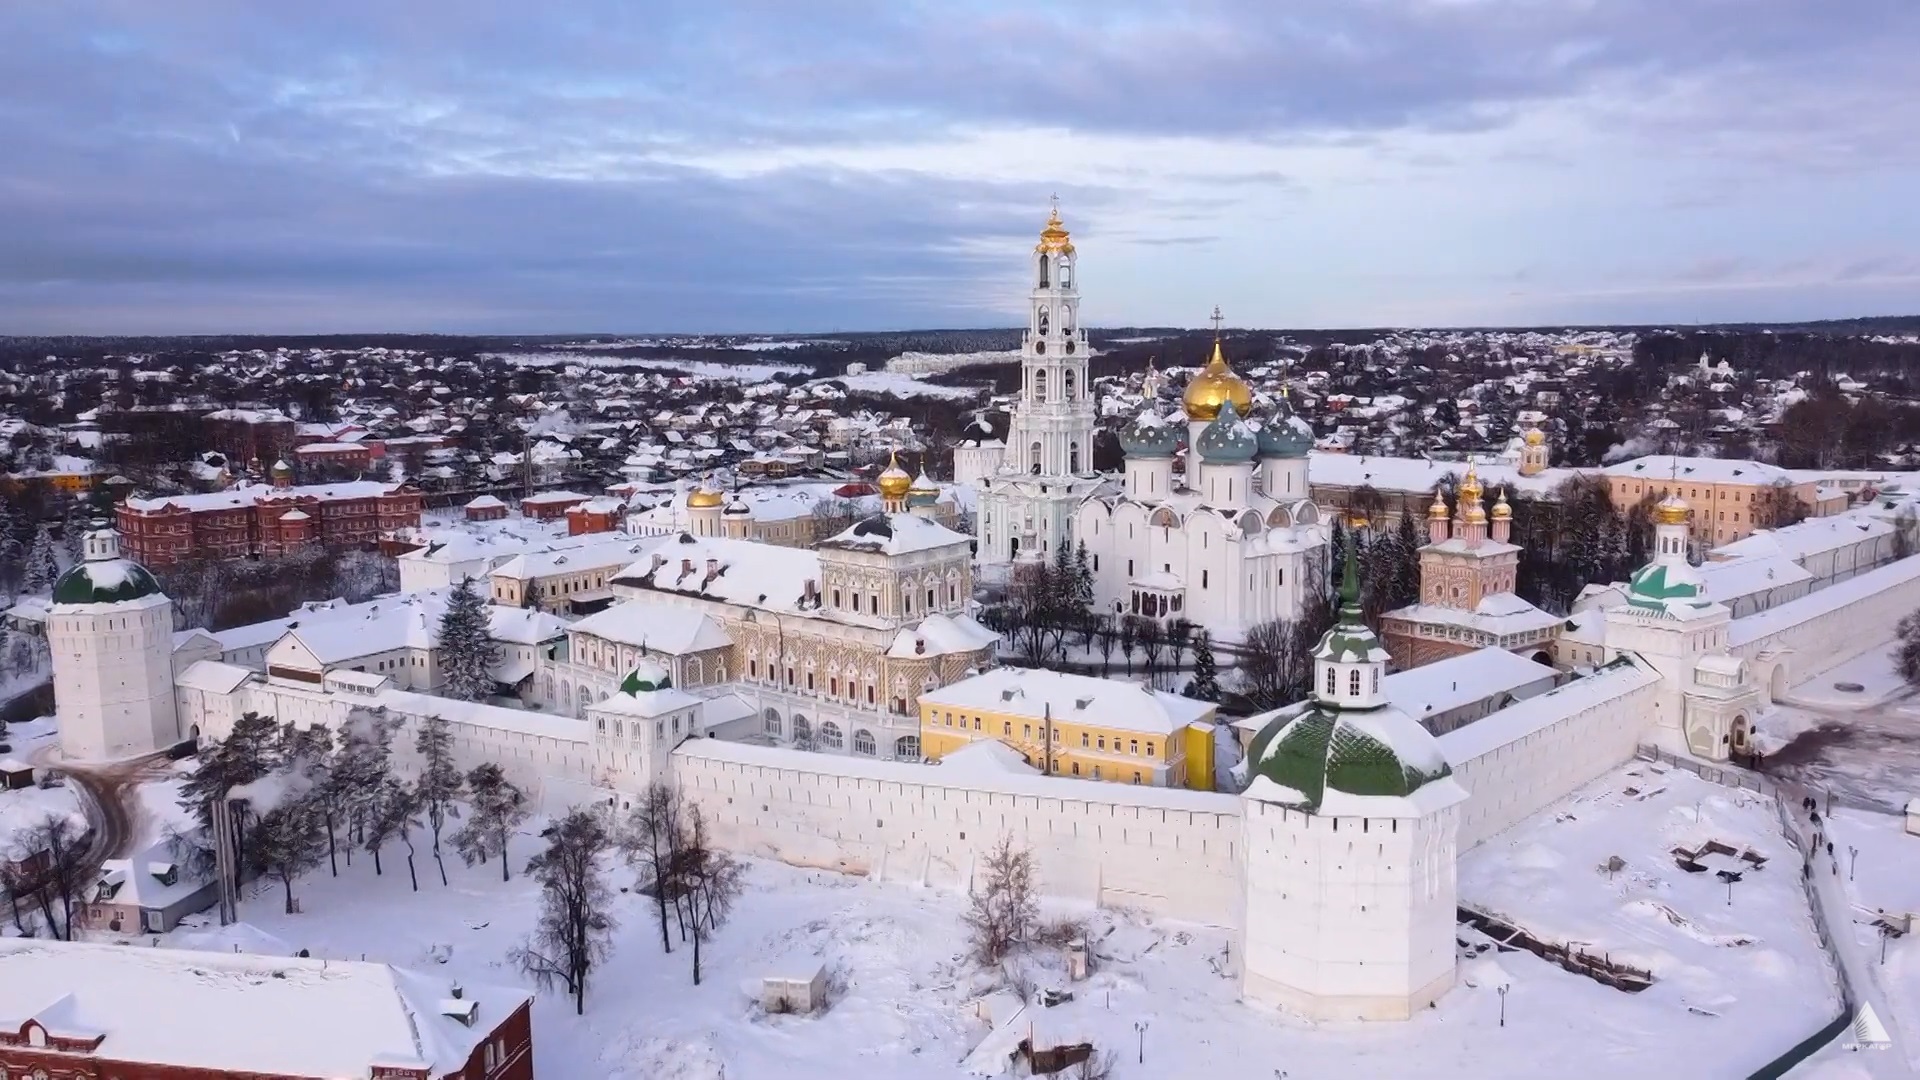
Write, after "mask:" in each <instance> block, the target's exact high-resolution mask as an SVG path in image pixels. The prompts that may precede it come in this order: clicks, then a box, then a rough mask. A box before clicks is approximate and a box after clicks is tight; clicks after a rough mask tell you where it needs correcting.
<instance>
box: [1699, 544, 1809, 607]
mask: <svg viewBox="0 0 1920 1080" xmlns="http://www.w3.org/2000/svg"><path fill="white" fill-rule="evenodd" d="M1696 569H1697V570H1698V571H1699V574H1700V581H1701V584H1702V585H1703V586H1704V587H1705V589H1706V594H1707V595H1708V596H1711V597H1713V598H1714V599H1715V600H1718V601H1721V602H1723V603H1727V602H1731V601H1733V600H1737V599H1739V598H1740V597H1743V596H1750V595H1752V594H1754V593H1758V592H1765V591H1766V590H1768V589H1772V588H1777V587H1779V586H1782V585H1795V584H1798V583H1800V582H1802V581H1811V580H1813V575H1812V574H1810V573H1808V572H1807V570H1806V568H1804V567H1802V566H1801V565H1800V564H1799V563H1797V562H1794V561H1793V560H1792V559H1789V558H1787V557H1785V556H1782V555H1760V556H1752V557H1749V558H1741V559H1733V560H1731V561H1728V562H1705V563H1701V564H1700V565H1699V566H1698V567H1697V568H1696Z"/></svg>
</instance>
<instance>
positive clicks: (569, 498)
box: [520, 491, 593, 521]
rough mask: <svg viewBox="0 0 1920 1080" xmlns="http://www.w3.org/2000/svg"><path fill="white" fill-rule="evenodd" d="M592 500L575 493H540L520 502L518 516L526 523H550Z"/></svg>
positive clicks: (589, 497)
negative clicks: (570, 509)
mask: <svg viewBox="0 0 1920 1080" xmlns="http://www.w3.org/2000/svg"><path fill="white" fill-rule="evenodd" d="M592 498H593V496H591V495H582V494H580V493H579V492H577V491H542V492H540V493H539V494H537V495H529V496H527V497H526V498H524V499H521V500H520V516H521V517H523V518H526V519H527V520H528V521H552V520H554V519H555V518H557V517H560V516H562V515H564V514H565V513H566V512H567V510H568V509H569V508H571V507H575V506H578V505H580V504H581V503H583V502H586V501H588V500H590V499H592Z"/></svg>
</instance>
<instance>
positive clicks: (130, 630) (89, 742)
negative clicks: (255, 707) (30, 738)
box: [47, 521, 195, 761]
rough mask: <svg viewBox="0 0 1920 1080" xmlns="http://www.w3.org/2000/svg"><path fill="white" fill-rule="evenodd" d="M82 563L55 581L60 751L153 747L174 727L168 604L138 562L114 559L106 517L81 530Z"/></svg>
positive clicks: (83, 755)
mask: <svg viewBox="0 0 1920 1080" xmlns="http://www.w3.org/2000/svg"><path fill="white" fill-rule="evenodd" d="M82 550H83V557H82V559H81V561H80V562H78V563H75V564H74V565H73V566H72V567H70V568H68V570H67V572H66V573H64V574H61V575H60V578H59V580H58V581H56V582H54V585H53V606H52V608H51V609H50V610H49V611H48V613H47V646H48V649H49V651H50V652H51V653H52V655H53V695H54V710H55V713H56V714H57V716H58V718H59V724H60V749H61V752H62V753H64V754H65V755H66V756H67V757H68V758H71V759H73V760H76V761H103V760H112V759H118V758H126V757H133V756H135V755H139V754H148V753H152V752H153V751H155V750H160V749H164V748H166V747H169V746H172V745H173V744H175V743H177V742H179V741H180V740H182V739H184V738H187V737H188V736H189V735H191V734H195V732H191V731H182V730H181V724H180V720H179V713H178V710H177V708H176V706H175V703H174V692H173V601H172V600H169V599H168V598H167V595H166V593H164V592H162V591H160V582H159V581H157V580H155V578H154V576H153V575H152V574H151V573H149V572H148V571H147V568H146V567H144V566H141V565H140V564H139V563H137V562H133V561H132V560H129V559H124V558H121V556H120V534H119V533H117V532H115V531H114V530H113V527H112V526H111V525H109V524H108V523H107V522H105V521H96V522H94V523H93V526H92V528H90V529H88V530H87V534H86V537H85V541H84V543H83V545H82Z"/></svg>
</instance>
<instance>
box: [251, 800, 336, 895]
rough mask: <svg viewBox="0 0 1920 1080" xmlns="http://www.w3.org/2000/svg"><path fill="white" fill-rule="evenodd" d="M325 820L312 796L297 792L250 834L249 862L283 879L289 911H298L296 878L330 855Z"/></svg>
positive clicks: (278, 806) (271, 875) (277, 878)
mask: <svg viewBox="0 0 1920 1080" xmlns="http://www.w3.org/2000/svg"><path fill="white" fill-rule="evenodd" d="M325 832H326V826H325V819H324V818H323V817H322V815H321V813H320V812H319V809H318V808H317V807H316V806H315V804H314V802H313V800H312V799H310V798H308V797H307V796H306V795H305V794H299V795H293V796H290V797H288V798H286V799H285V800H283V801H282V802H281V803H280V804H279V805H277V806H273V807H272V808H271V809H268V810H267V811H266V812H265V813H263V814H261V815H260V819H259V821H258V822H257V823H256V824H255V825H254V827H253V831H252V832H251V833H249V834H248V836H247V846H246V849H245V850H246V856H247V862H248V863H249V864H250V865H252V867H253V868H254V870H255V871H256V872H258V873H260V874H263V875H265V876H267V877H271V878H274V879H276V880H278V881H279V882H280V885H281V888H282V889H283V890H284V891H285V894H286V913H287V914H289V915H292V914H293V913H294V901H293V881H294V879H295V878H297V877H299V876H300V875H301V874H304V873H306V872H307V871H308V870H311V869H313V868H314V867H316V866H319V865H320V859H321V858H322V857H323V856H324V855H325V854H326V851H327V839H326V837H325V836H324V835H323V834H324V833H325Z"/></svg>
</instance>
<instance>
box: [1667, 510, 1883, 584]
mask: <svg viewBox="0 0 1920 1080" xmlns="http://www.w3.org/2000/svg"><path fill="white" fill-rule="evenodd" d="M1892 531H1893V525H1892V523H1891V522H1888V521H1884V520H1882V519H1880V518H1876V517H1872V516H1869V515H1867V514H1862V513H1857V512H1854V513H1846V514H1836V515H1834V516H1832V517H1823V518H1808V519H1807V520H1805V521H1802V522H1799V523H1797V524H1794V525H1786V526H1783V527H1781V528H1778V529H1761V530H1760V531H1758V532H1756V533H1754V534H1753V535H1751V536H1747V537H1742V538H1741V539H1739V540H1735V541H1733V542H1731V543H1727V544H1722V545H1720V546H1719V547H1717V548H1714V549H1713V551H1712V552H1710V553H1709V554H1710V557H1711V558H1712V559H1713V560H1714V561H1715V562H1718V561H1722V560H1727V559H1745V558H1752V557H1756V556H1760V557H1764V556H1768V555H1783V556H1785V557H1787V558H1789V559H1792V560H1794V561H1796V562H1798V561H1800V560H1802V559H1806V558H1808V557H1810V556H1813V555H1818V554H1823V553H1825V552H1828V551H1834V550H1837V549H1839V548H1843V547H1846V546H1848V545H1850V544H1858V543H1861V542H1863V541H1867V540H1872V539H1874V538H1876V537H1880V536H1885V535H1887V534H1888V533H1891V532H1892ZM1712 565H1713V563H1711V562H1710V563H1708V567H1710V566H1712ZM1706 568H1707V567H1702V569H1706ZM1714 595H1715V596H1719V595H1721V594H1720V593H1718V592H1716V593H1714Z"/></svg>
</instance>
